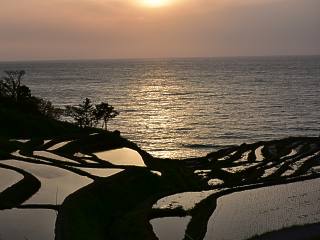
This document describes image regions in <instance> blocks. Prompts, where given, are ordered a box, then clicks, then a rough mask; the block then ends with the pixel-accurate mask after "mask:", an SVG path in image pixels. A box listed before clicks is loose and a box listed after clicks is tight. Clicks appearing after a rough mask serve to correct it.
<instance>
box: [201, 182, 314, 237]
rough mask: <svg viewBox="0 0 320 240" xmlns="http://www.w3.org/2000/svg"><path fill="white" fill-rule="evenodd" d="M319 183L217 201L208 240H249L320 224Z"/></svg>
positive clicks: (285, 187)
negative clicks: (274, 232)
mask: <svg viewBox="0 0 320 240" xmlns="http://www.w3.org/2000/svg"><path fill="white" fill-rule="evenodd" d="M319 198H320V179H315V180H308V181H304V182H297V183H290V184H285V185H278V186H272V187H264V188H258V189H254V190H248V191H243V192H237V193H233V194H229V195H226V196H223V197H221V198H219V199H218V202H217V208H216V210H215V211H214V213H213V215H212V216H211V218H210V220H209V223H208V230H207V234H206V237H205V239H208V240H220V239H225V240H228V239H230V240H231V239H239V240H241V239H248V238H250V237H253V236H255V235H260V234H263V233H266V232H270V231H275V230H280V229H282V228H287V227H291V226H295V225H305V224H311V223H317V222H320V203H319Z"/></svg>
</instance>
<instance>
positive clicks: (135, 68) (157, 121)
mask: <svg viewBox="0 0 320 240" xmlns="http://www.w3.org/2000/svg"><path fill="white" fill-rule="evenodd" d="M15 69H17V70H18V69H19V70H20V69H24V70H26V71H27V75H26V78H25V80H24V83H25V84H26V85H28V86H29V87H30V88H31V89H32V92H33V94H34V95H37V96H40V97H43V98H46V99H48V100H50V101H52V102H53V103H54V104H55V105H57V106H64V105H69V104H78V103H79V102H80V101H82V100H83V99H84V98H85V97H89V98H91V99H92V100H93V101H94V102H99V101H107V102H109V103H110V104H112V105H114V106H115V108H116V109H117V110H119V111H120V113H121V114H120V115H119V116H118V117H117V118H116V119H114V120H112V121H111V122H110V129H111V130H114V129H119V130H120V131H121V132H122V134H123V135H124V136H126V137H127V138H129V139H130V140H132V141H134V142H136V143H138V144H139V145H140V146H141V147H143V148H144V149H146V150H148V151H149V152H150V153H152V154H154V155H155V156H160V157H176V158H184V157H192V156H202V155H205V154H206V153H209V152H211V151H213V150H217V149H218V148H221V147H223V146H225V145H232V144H241V143H243V142H247V143H250V142H254V141H258V140H269V139H276V138H281V137H287V136H318V135H319V133H320V131H319V130H320V97H319V96H320V56H319V57H317V56H313V57H264V58H263V57H260V58H258V57H252V58H198V59H158V60H99V61H46V62H11V63H4V62H2V63H1V62H0V70H1V71H3V70H15Z"/></svg>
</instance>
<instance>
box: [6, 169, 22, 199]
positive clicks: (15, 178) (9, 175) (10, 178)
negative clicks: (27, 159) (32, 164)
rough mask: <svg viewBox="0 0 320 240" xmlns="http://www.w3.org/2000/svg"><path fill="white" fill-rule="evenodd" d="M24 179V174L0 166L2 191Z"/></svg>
mask: <svg viewBox="0 0 320 240" xmlns="http://www.w3.org/2000/svg"><path fill="white" fill-rule="evenodd" d="M21 179H23V175H21V174H20V173H17V172H16V171H13V170H9V169H6V168H1V167H0V180H1V181H0V193H1V192H2V191H3V190H5V189H7V188H8V187H10V186H12V185H13V184H15V183H17V182H19V181H20V180H21Z"/></svg>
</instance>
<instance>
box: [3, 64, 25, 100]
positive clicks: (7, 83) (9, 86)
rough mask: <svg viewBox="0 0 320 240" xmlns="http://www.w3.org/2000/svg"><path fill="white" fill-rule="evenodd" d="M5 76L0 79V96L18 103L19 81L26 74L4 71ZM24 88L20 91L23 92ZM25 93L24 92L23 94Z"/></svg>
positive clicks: (23, 72)
mask: <svg viewBox="0 0 320 240" xmlns="http://www.w3.org/2000/svg"><path fill="white" fill-rule="evenodd" d="M5 74H6V76H4V77H3V78H2V81H1V87H0V96H2V97H9V98H11V99H13V100H15V101H18V98H19V97H20V94H19V93H20V91H21V79H22V78H23V76H24V75H25V74H26V72H25V71H23V70H21V71H5ZM25 88H26V87H25V86H24V88H23V89H22V90H23V91H25V90H26V89H25ZM24 93H25V92H24Z"/></svg>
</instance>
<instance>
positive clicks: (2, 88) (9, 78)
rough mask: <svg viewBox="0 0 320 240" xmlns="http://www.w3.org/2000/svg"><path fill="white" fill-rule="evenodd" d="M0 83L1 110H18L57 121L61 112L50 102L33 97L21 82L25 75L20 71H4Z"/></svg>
mask: <svg viewBox="0 0 320 240" xmlns="http://www.w3.org/2000/svg"><path fill="white" fill-rule="evenodd" d="M4 73H5V76H4V77H2V78H1V81H0V106H1V108H3V109H18V110H19V111H23V112H28V113H31V114H35V115H42V116H45V117H48V118H51V119H59V118H60V116H61V114H62V111H61V109H58V108H55V107H54V106H53V105H52V103H51V102H50V101H47V100H44V99H42V98H38V97H34V96H32V94H31V90H30V89H29V87H27V86H25V85H22V84H21V81H22V79H23V77H24V75H25V74H26V72H25V71H24V70H21V71H5V72H4Z"/></svg>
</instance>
